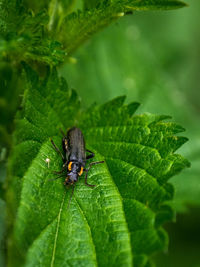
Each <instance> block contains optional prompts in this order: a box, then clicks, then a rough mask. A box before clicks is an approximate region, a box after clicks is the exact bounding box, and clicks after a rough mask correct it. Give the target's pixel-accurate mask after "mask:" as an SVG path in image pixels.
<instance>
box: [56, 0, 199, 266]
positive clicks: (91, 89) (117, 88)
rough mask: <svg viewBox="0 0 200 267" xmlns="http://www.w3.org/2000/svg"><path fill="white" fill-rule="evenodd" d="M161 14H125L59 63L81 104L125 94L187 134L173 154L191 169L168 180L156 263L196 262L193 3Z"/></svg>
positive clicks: (196, 34) (195, 39) (196, 96)
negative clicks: (165, 235) (163, 243)
mask: <svg viewBox="0 0 200 267" xmlns="http://www.w3.org/2000/svg"><path fill="white" fill-rule="evenodd" d="M187 3H188V4H189V7H187V8H184V9H181V10H175V11H166V12H163V11H162V12H158V11H156V12H137V13H135V14H134V15H133V16H132V15H128V16H125V17H122V18H120V20H119V21H118V22H117V23H115V24H113V25H112V26H110V27H109V28H107V29H105V30H104V31H103V32H101V33H99V34H97V35H96V36H94V37H93V38H92V39H91V40H90V41H88V42H87V43H85V44H84V45H83V46H82V47H81V48H80V49H79V50H78V51H77V52H76V53H75V54H74V55H73V56H74V58H71V59H70V61H69V62H68V63H67V64H65V65H63V66H62V67H61V68H60V73H61V74H62V75H63V76H64V77H65V78H66V79H67V81H68V83H69V86H70V87H73V88H75V89H76V90H77V91H78V93H79V95H80V96H81V98H82V102H83V105H84V106H85V107H87V106H89V105H90V104H92V103H93V102H97V103H103V102H105V101H107V100H109V99H112V98H113V97H115V96H119V95H127V101H139V102H140V103H141V104H142V105H141V107H140V108H139V110H138V113H142V112H147V111H148V112H151V113H158V114H167V115H171V116H172V117H173V120H174V121H176V122H178V123H180V124H181V125H182V126H183V127H185V128H186V132H184V133H183V135H184V136H187V137H188V138H189V142H187V143H186V144H185V145H184V146H183V148H181V149H180V150H179V151H178V152H180V153H182V154H183V155H184V156H185V157H187V158H188V159H189V160H190V161H191V163H192V166H191V168H190V169H188V170H185V171H184V172H183V173H181V174H180V175H178V176H176V177H174V178H173V179H172V180H171V182H172V183H173V184H174V186H175V200H174V203H173V205H174V207H175V209H176V211H177V219H176V223H170V224H168V225H166V228H167V230H168V232H169V236H170V242H169V250H168V251H166V252H165V253H161V254H159V255H157V256H154V260H155V261H156V262H157V266H158V267H169V266H170V267H179V266H180V267H190V266H191V267H193V266H194V267H197V266H200V119H199V115H200V101H199V100H200V90H199V89H200V79H199V70H200V21H199V12H200V2H199V1H195V0H188V1H187Z"/></svg>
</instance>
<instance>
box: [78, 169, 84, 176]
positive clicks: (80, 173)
mask: <svg viewBox="0 0 200 267" xmlns="http://www.w3.org/2000/svg"><path fill="white" fill-rule="evenodd" d="M82 173H83V167H81V170H80V172H79V174H78V175H79V176H81V175H82Z"/></svg>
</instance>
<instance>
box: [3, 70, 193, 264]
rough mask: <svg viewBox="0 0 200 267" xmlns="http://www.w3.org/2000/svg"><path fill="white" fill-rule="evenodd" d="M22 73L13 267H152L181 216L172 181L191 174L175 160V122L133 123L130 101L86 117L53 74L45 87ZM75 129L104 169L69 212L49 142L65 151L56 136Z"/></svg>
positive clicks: (80, 188) (80, 189) (11, 196)
mask: <svg viewBox="0 0 200 267" xmlns="http://www.w3.org/2000/svg"><path fill="white" fill-rule="evenodd" d="M25 69H26V72H27V76H28V84H27V87H28V89H27V90H26V91H25V94H24V100H23V109H22V110H21V111H20V112H19V113H18V116H17V129H16V132H15V146H14V149H13V154H12V157H11V159H10V163H9V179H8V180H7V186H8V190H7V201H8V214H9V221H11V222H12V224H11V225H10V226H9V233H10V237H9V238H10V240H11V242H9V248H8V266H20V265H21V264H24V266H70V265H72V266H79V265H81V266H97V265H98V266H132V264H133V262H134V266H150V262H149V260H148V256H149V255H151V254H152V253H154V252H156V251H158V250H163V249H166V247H167V244H168V237H167V234H166V232H165V231H164V230H163V228H162V224H163V223H164V222H166V221H168V220H172V219H173V216H174V213H173V210H172V208H171V207H170V205H169V204H168V202H169V200H171V199H172V197H173V188H172V186H171V185H170V184H168V179H169V178H170V177H172V176H173V175H175V174H176V173H178V172H180V171H181V170H182V169H183V168H185V167H188V166H189V163H188V161H187V160H186V159H184V158H183V157H182V156H181V155H179V154H175V151H176V150H177V149H178V148H179V147H180V146H181V145H182V144H183V143H184V142H185V141H186V139H185V138H183V137H181V136H176V134H177V133H179V132H181V131H183V128H182V127H180V126H178V125H176V124H175V123H172V122H164V120H166V119H169V117H168V116H158V115H152V114H148V113H147V114H143V115H133V114H134V113H135V111H136V109H137V107H138V103H130V104H128V105H125V104H124V100H125V98H124V97H118V98H116V99H114V100H112V101H110V102H108V103H106V104H104V105H102V106H97V105H96V106H93V107H91V108H90V109H89V110H87V111H83V110H81V109H80V103H79V100H78V97H77V95H76V93H75V91H72V90H69V89H68V87H67V84H66V82H65V81H64V80H63V79H62V78H58V76H57V73H56V71H55V70H53V71H51V72H49V74H48V77H47V78H46V79H45V80H43V81H39V79H38V76H37V75H36V74H35V73H34V72H33V71H32V70H31V69H30V68H29V67H28V66H25ZM74 125H77V126H78V127H80V128H81V129H82V131H83V133H84V136H85V139H86V144H87V148H88V149H90V150H92V151H94V152H95V161H99V160H105V163H104V164H100V165H97V166H95V167H93V168H92V169H91V171H90V172H89V177H88V179H89V182H90V183H91V184H96V187H95V188H94V189H93V190H92V189H91V188H88V187H86V186H85V185H84V183H83V180H84V179H83V178H82V177H81V179H80V181H79V182H78V183H77V185H76V189H75V193H74V195H73V198H72V202H71V205H70V207H69V209H67V205H68V202H69V198H70V194H71V193H70V192H71V189H67V188H65V187H64V186H63V184H62V181H61V180H57V181H53V182H49V181H48V180H49V179H51V178H52V176H53V174H52V171H53V170H59V169H60V168H61V166H62V160H61V158H60V157H59V155H58V154H57V153H56V151H54V150H53V148H52V145H51V142H50V140H49V138H53V140H54V141H55V143H56V144H57V145H58V146H59V148H60V149H61V140H62V135H61V134H59V128H62V129H63V130H64V129H67V128H69V127H72V126H74ZM47 158H49V159H50V166H49V168H48V165H47V163H46V162H45V160H46V159H47Z"/></svg>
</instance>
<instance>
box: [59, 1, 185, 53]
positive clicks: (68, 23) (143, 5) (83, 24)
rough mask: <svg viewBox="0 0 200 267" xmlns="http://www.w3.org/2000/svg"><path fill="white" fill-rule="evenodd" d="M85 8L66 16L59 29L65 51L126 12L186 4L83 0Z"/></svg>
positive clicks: (68, 50)
mask: <svg viewBox="0 0 200 267" xmlns="http://www.w3.org/2000/svg"><path fill="white" fill-rule="evenodd" d="M84 4H85V10H83V11H80V10H79V11H77V12H73V13H71V14H69V15H68V16H66V18H65V20H63V22H62V25H61V27H60V29H59V34H58V39H59V40H60V41H61V42H62V43H63V44H64V46H65V48H66V51H67V53H69V54H70V53H71V52H73V51H74V50H75V49H76V48H77V47H78V46H79V45H80V44H81V43H82V42H84V41H85V40H87V39H88V38H89V37H90V36H91V35H92V34H94V33H96V32H97V31H99V30H100V29H102V28H104V27H105V26H107V25H109V24H110V23H111V22H113V21H116V20H117V19H119V18H120V17H122V16H124V14H126V13H130V12H133V11H140V10H170V9H176V8H180V7H184V6H186V4H185V3H183V2H181V1H176V0H175V1H174V0H121V1H103V2H102V1H95V0H94V1H87V0H85V1H84Z"/></svg>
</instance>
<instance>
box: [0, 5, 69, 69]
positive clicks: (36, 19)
mask: <svg viewBox="0 0 200 267" xmlns="http://www.w3.org/2000/svg"><path fill="white" fill-rule="evenodd" d="M47 24H48V16H47V14H46V13H45V12H44V11H40V12H38V13H37V14H34V13H33V12H31V11H29V10H26V9H25V8H24V7H23V5H22V4H21V3H20V1H10V3H8V1H6V0H4V1H2V2H1V9H0V52H1V53H0V58H1V59H3V60H5V61H8V59H9V60H13V61H14V62H15V64H16V62H20V61H22V60H25V61H37V62H40V63H46V64H50V65H56V64H58V63H60V62H62V61H63V58H64V56H65V52H64V51H62V48H61V44H60V43H59V42H57V41H55V40H54V39H53V38H50V37H49V36H48V33H47V30H46V25H47Z"/></svg>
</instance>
